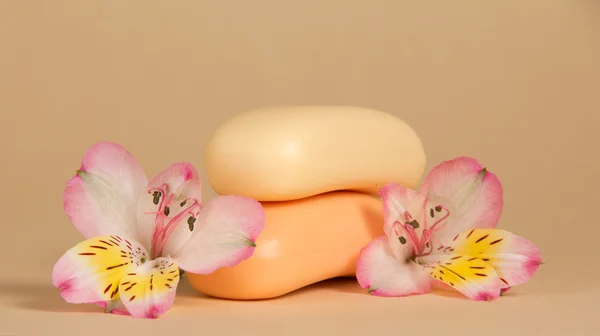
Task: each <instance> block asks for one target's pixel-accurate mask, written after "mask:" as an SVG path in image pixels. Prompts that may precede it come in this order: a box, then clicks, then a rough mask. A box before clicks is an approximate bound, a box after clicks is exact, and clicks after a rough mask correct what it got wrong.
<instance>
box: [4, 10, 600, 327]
mask: <svg viewBox="0 0 600 336" xmlns="http://www.w3.org/2000/svg"><path fill="white" fill-rule="evenodd" d="M416 3H417V2H410V4H409V2H408V1H392V0H390V1H377V0H373V1H352V2H350V1H341V0H337V1H333V0H332V1H317V0H308V1H294V2H292V1H289V2H282V1H275V0H269V1H253V2H248V1H235V2H229V1H228V2H224V1H177V2H175V1H172V2H167V1H98V2H93V1H44V2H42V1H33V0H31V1H17V0H4V1H0V48H2V52H1V53H0V113H1V117H0V118H1V120H0V125H1V129H2V132H1V135H0V137H1V141H0V153H2V166H1V167H2V168H1V170H2V171H1V172H2V177H3V182H2V183H3V186H4V188H3V192H2V194H1V196H0V197H2V202H1V204H2V214H3V220H2V222H1V224H0V225H2V226H1V227H2V229H3V230H2V234H1V235H0V249H1V250H0V252H2V255H3V261H2V264H3V268H2V271H1V272H2V273H1V277H2V279H1V280H0V281H1V285H0V286H1V287H0V291H1V292H0V305H1V306H0V334H2V333H4V334H12V335H52V334H57V333H59V332H60V330H62V334H69V335H80V334H81V330H82V328H85V329H83V330H85V331H86V332H88V333H89V334H90V335H95V334H98V335H99V334H101V331H110V332H112V333H119V332H120V331H121V330H125V329H124V328H128V327H133V326H136V327H137V328H139V329H135V330H136V332H138V330H139V332H142V331H146V332H147V334H148V335H152V334H155V335H158V334H160V332H162V333H167V332H168V333H169V334H173V333H183V332H185V331H186V330H187V331H188V332H189V333H190V334H192V332H194V334H195V333H202V334H205V335H218V334H227V333H226V332H227V331H233V330H237V331H239V332H240V333H239V334H244V335H252V334H259V333H260V334H262V335H267V334H277V335H283V334H288V335H289V334H300V333H302V332H310V333H311V334H313V335H315V334H328V332H331V331H332V330H334V329H338V330H344V331H346V332H347V333H346V334H348V335H350V334H353V333H355V334H365V333H366V332H368V331H371V332H374V331H385V332H383V333H380V334H386V335H391V334H394V335H398V334H402V335H418V334H432V335H435V334H439V333H436V331H440V330H443V331H444V334H445V335H447V334H449V335H459V334H460V335H470V334H483V333H484V332H486V331H488V330H489V332H488V333H487V335H499V334H501V333H502V332H505V331H510V332H511V335H518V334H528V333H531V332H535V333H536V334H540V335H541V334H543V335H553V334H555V335H564V334H566V333H567V332H568V334H569V335H586V334H587V335H594V334H596V332H597V318H596V316H597V303H598V302H599V301H600V283H599V282H600V281H599V280H598V279H599V277H600V270H599V268H598V265H599V263H598V262H597V260H595V259H594V257H596V258H597V257H598V255H599V253H598V243H597V237H598V235H599V233H600V225H598V215H597V211H596V209H597V204H598V202H599V201H600V199H599V197H598V194H597V192H596V191H597V190H598V185H599V182H600V181H599V179H598V171H599V170H600V159H599V158H598V143H599V142H600V132H599V128H600V127H599V126H598V125H599V122H600V114H599V113H598V111H599V110H600V109H599V108H600V100H599V98H598V88H599V87H600V83H599V78H600V76H599V75H600V66H599V64H598V62H599V61H598V60H599V59H600V50H599V49H598V46H599V41H600V40H599V36H598V34H599V33H600V12H599V11H600V5H598V2H596V1H591V0H586V1H576V0H564V1H546V0H535V1H534V0H532V1H516V0H515V1H485V2H484V1H479V2H474V1H436V2H418V3H420V4H419V5H417V4H416ZM273 104H287V105H293V104H321V105H322V104H335V105H342V104H343V105H359V106H367V107H372V108H375V109H380V110H384V111H389V112H392V113H396V114H397V115H399V116H401V117H402V118H403V119H404V120H405V121H406V122H407V123H408V124H410V125H411V126H412V127H413V128H414V129H415V130H416V131H417V132H418V133H419V135H420V137H421V138H422V139H423V142H424V145H425V149H426V152H427V155H428V163H427V169H429V168H431V167H432V166H433V165H434V164H435V163H437V162H439V161H440V160H443V159H446V158H451V157H454V156H457V155H461V154H467V155H472V156H475V157H477V158H478V159H480V160H481V161H482V162H484V163H485V164H486V165H488V166H489V167H490V169H492V170H493V171H494V172H496V173H497V174H498V175H499V177H500V178H501V180H502V182H503V184H504V187H505V190H506V192H505V199H506V203H505V211H504V213H503V216H502V218H501V223H500V225H501V226H502V227H503V228H506V229H509V230H512V231H513V232H515V233H518V234H521V235H524V236H525V237H527V238H529V239H531V240H533V241H534V242H535V243H537V244H538V246H539V247H540V248H541V250H542V253H543V256H544V259H545V261H546V265H544V266H543V267H542V268H541V269H540V271H539V272H538V273H537V274H536V276H535V277H534V278H533V279H532V281H531V282H529V283H527V284H526V285H523V286H521V287H518V288H516V289H515V290H514V292H512V291H511V293H510V295H508V296H507V297H506V298H504V299H502V300H499V301H497V302H494V303H474V302H468V301H465V300H461V299H457V298H449V297H443V296H440V295H436V294H431V295H426V296H420V297H411V298H407V299H381V298H373V297H370V296H367V295H364V294H362V293H360V294H359V291H358V285H357V284H355V283H352V282H349V283H341V284H340V283H327V284H322V285H320V286H317V287H314V288H307V289H305V290H302V291H299V292H297V293H294V294H292V295H289V296H285V297H282V298H280V299H277V300H273V301H261V302H232V301H222V300H212V299H204V298H202V297H197V296H195V294H194V293H193V292H191V291H189V289H187V288H186V287H185V286H183V287H182V288H181V290H180V292H181V294H182V295H181V296H180V297H179V299H177V302H176V305H175V307H174V309H173V310H172V311H171V312H170V313H169V315H168V316H165V317H164V318H162V319H160V320H157V321H141V320H134V319H129V318H123V317H119V316H108V315H102V314H96V313H93V314H92V313H89V312H91V311H96V308H95V307H90V306H85V307H78V306H74V305H67V304H65V303H63V302H62V301H61V299H60V297H59V295H58V293H56V291H55V290H53V289H52V287H51V285H50V272H51V268H52V264H53V263H54V261H56V259H57V258H58V257H59V256H60V255H61V254H62V253H63V252H64V251H65V250H66V249H67V248H69V247H71V245H72V244H74V243H76V242H77V241H78V240H79V239H80V238H81V237H80V235H79V234H78V233H77V232H76V231H75V229H74V228H73V227H72V226H71V225H70V224H69V222H68V220H67V218H66V216H65V215H64V214H63V212H62V209H61V206H62V201H61V194H62V189H63V187H64V184H65V183H66V181H67V180H68V178H69V177H70V176H71V175H72V174H73V173H74V170H75V169H76V168H77V167H78V165H79V161H80V159H81V156H82V155H83V152H84V150H85V148H86V147H88V146H89V145H90V144H92V143H93V142H96V141H99V140H112V141H117V142H120V143H122V144H124V145H125V146H127V147H128V148H129V149H130V150H131V151H132V152H133V153H135V154H136V155H137V156H138V157H139V159H140V161H141V163H142V164H143V166H144V168H145V169H146V171H147V173H148V174H149V175H151V174H153V173H156V172H158V170H159V169H161V168H162V167H164V166H166V165H167V164H168V163H170V162H173V161H175V160H181V159H185V160H190V161H191V162H193V163H194V164H196V165H197V166H198V167H199V168H200V170H201V176H202V178H203V181H204V182H205V183H204V185H203V191H204V198H205V199H209V198H210V197H212V196H213V195H214V193H213V192H212V190H211V189H210V186H209V185H208V184H207V183H206V174H205V171H204V170H203V168H202V151H201V148H202V147H203V146H204V145H205V144H206V141H207V139H208V138H209V137H210V133H211V132H212V131H213V130H215V129H216V127H217V126H218V125H219V124H220V123H221V122H222V121H224V120H226V119H227V118H228V117H230V116H232V115H233V114H235V113H237V112H240V111H243V110H246V109H249V108H254V107H259V106H263V105H273ZM160 132H164V133H163V134H167V138H166V139H168V141H165V140H164V139H165V138H163V137H161V136H158V134H159V133H160ZM391 155H393V153H392V154H391ZM78 311H79V312H78ZM81 311H83V312H88V313H81ZM417 327H424V329H423V331H422V333H413V332H411V331H414V330H416V328H417ZM269 328H270V329H269ZM586 328H587V329H586ZM585 330H587V331H585ZM330 334H333V333H330Z"/></svg>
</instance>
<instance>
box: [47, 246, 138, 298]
mask: <svg viewBox="0 0 600 336" xmlns="http://www.w3.org/2000/svg"><path fill="white" fill-rule="evenodd" d="M147 259H148V253H147V252H146V250H145V249H144V247H143V246H142V245H140V244H139V243H137V242H136V241H133V240H129V239H126V238H123V237H119V236H100V237H94V238H90V239H87V240H84V241H83V242H81V243H79V244H77V245H75V246H74V247H73V248H71V249H70V250H69V251H67V252H66V253H65V254H64V255H63V256H62V257H61V258H60V259H59V260H58V262H57V263H56V264H55V265H54V269H53V271H52V282H53V284H54V286H55V287H56V288H58V289H59V291H60V294H61V296H62V297H63V298H64V299H65V300H66V301H67V302H70V303H99V302H104V301H110V300H114V299H117V298H118V297H119V291H118V286H119V282H120V281H121V278H122V277H123V276H124V275H125V274H127V273H128V272H131V271H132V270H134V269H135V268H136V267H137V266H140V265H142V264H143V263H144V262H145V261H146V260H147Z"/></svg>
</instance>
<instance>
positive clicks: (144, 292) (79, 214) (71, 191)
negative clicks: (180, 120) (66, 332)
mask: <svg viewBox="0 0 600 336" xmlns="http://www.w3.org/2000/svg"><path fill="white" fill-rule="evenodd" d="M64 209H65V212H66V213H67V215H68V217H69V218H70V219H71V221H72V223H73V225H74V226H75V227H76V228H77V229H78V230H79V231H80V232H81V233H82V234H83V236H84V237H85V238H87V240H85V241H83V242H81V243H79V244H77V245H75V247H73V248H71V249H70V250H68V251H67V252H66V253H65V254H64V255H63V256H62V257H61V258H60V259H59V260H58V262H57V263H56V265H55V266H54V270H53V273H52V282H53V284H54V286H55V287H56V288H58V290H59V291H60V295H61V296H62V297H63V298H64V299H65V300H66V301H67V302H70V303H95V304H98V305H100V306H103V307H104V308H105V311H106V312H112V313H117V314H128V313H129V314H131V315H132V316H134V317H144V318H156V317H158V316H159V315H162V314H163V313H165V312H166V311H167V310H168V309H169V308H170V307H171V305H172V304H173V301H174V299H175V292H176V288H177V285H178V283H179V268H181V269H182V270H185V271H187V272H191V273H198V274H208V273H212V272H213V271H215V270H216V269H218V268H221V267H228V266H233V265H236V264H238V263H239V262H241V261H242V260H245V259H247V258H249V257H250V256H251V255H252V254H253V252H254V248H255V247H256V244H255V241H256V239H257V237H258V235H259V234H260V233H261V231H262V230H263V228H264V212H263V208H262V206H261V205H260V203H259V202H257V201H255V200H253V199H250V198H246V197H241V196H220V197H217V198H215V199H213V200H212V201H210V202H209V203H208V204H206V205H203V204H202V203H201V202H200V179H199V177H198V173H197V172H196V169H195V168H194V167H193V166H192V165H191V164H189V163H175V164H173V165H171V166H169V167H168V168H166V169H165V170H163V171H162V172H160V173H159V174H158V175H156V176H155V177H154V178H153V179H152V180H150V182H148V180H147V179H146V175H145V174H144V171H143V170H142V168H141V166H140V164H139V163H138V161H137V160H136V159H135V158H134V157H133V156H132V155H131V153H129V152H128V151H127V150H126V149H124V148H123V147H121V146H120V145H117V144H113V143H107V142H102V143H98V144H96V145H94V146H92V147H91V148H89V149H88V151H87V152H86V153H85V156H84V158H83V162H82V164H81V168H80V169H79V170H78V171H77V174H76V175H75V176H74V177H73V178H72V179H71V180H70V181H69V182H68V184H67V187H66V189H65V191H64ZM148 251H150V252H148Z"/></svg>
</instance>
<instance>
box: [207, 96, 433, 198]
mask: <svg viewBox="0 0 600 336" xmlns="http://www.w3.org/2000/svg"><path fill="white" fill-rule="evenodd" d="M204 164H205V166H206V171H207V174H208V178H209V182H210V184H211V185H212V187H213V188H214V190H215V191H216V192H217V193H219V194H235V195H243V196H248V197H252V198H255V199H257V200H259V201H286V200H293V199H299V198H303V197H307V196H311V195H316V194H320V193H323V192H328V191H333V190H355V191H361V192H366V193H376V192H377V189H378V187H381V186H383V185H385V184H387V183H390V182H397V183H400V184H403V185H405V186H407V187H416V186H417V184H418V183H419V180H420V178H421V175H422V174H423V170H424V167H425V152H424V150H423V145H422V143H421V140H420V139H419V137H418V136H417V134H416V133H415V132H414V131H413V130H412V129H411V128H410V126H408V125H407V124H406V123H405V122H404V121H402V120H401V119H399V118H397V117H394V116H392V115H390V114H387V113H384V112H380V111H376V110H371V109H366V108H358V107H319V106H305V107H302V106H299V107H272V108H263V109H256V110H251V111H247V112H245V113H241V114H239V115H237V116H235V117H233V118H232V119H230V120H229V121H227V122H225V123H224V124H223V125H222V126H221V127H220V128H219V129H218V130H217V131H216V132H215V134H214V135H213V137H212V138H211V140H210V142H209V144H208V146H207V148H206V150H205V159H204Z"/></svg>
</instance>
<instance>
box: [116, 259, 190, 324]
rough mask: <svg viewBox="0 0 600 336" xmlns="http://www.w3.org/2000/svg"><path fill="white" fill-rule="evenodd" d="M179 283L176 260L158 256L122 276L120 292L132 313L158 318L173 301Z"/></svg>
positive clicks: (141, 316) (143, 316)
mask: <svg viewBox="0 0 600 336" xmlns="http://www.w3.org/2000/svg"><path fill="white" fill-rule="evenodd" d="M178 284H179V267H178V266H177V264H175V262H174V261H173V260H172V259H171V258H158V259H155V260H151V261H149V262H147V263H145V264H143V265H141V266H139V267H137V268H136V269H135V270H134V271H132V272H129V273H127V274H126V275H125V276H123V278H122V279H121V283H120V284H119V294H120V296H121V301H122V302H123V304H124V305H125V307H127V310H128V311H129V313H130V314H131V316H133V317H139V318H157V317H159V316H160V315H163V314H164V313H166V312H167V311H168V310H169V309H170V308H171V306H172V305H173V302H174V301H175V294H176V292H177V285H178Z"/></svg>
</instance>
